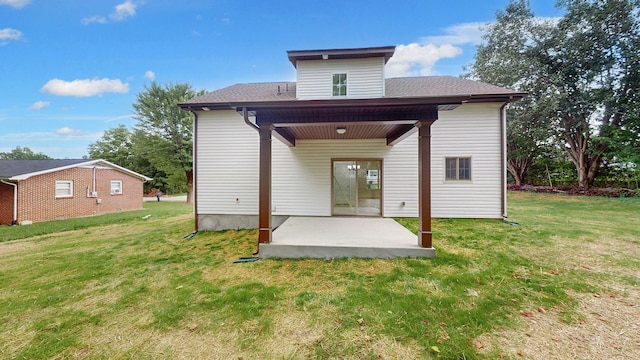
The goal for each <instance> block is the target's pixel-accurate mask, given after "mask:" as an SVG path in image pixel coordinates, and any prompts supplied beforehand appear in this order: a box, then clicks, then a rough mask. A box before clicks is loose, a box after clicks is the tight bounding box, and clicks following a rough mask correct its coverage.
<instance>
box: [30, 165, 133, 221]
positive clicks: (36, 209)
mask: <svg viewBox="0 0 640 360" xmlns="http://www.w3.org/2000/svg"><path fill="white" fill-rule="evenodd" d="M57 180H72V181H73V196H72V197H66V198H64V197H61V198H56V196H55V195H56V181H57ZM111 180H121V181H122V193H121V194H114V195H112V194H111ZM142 184H143V181H142V180H141V179H138V178H135V177H133V176H130V175H127V174H125V173H122V172H120V171H117V170H113V169H105V168H96V192H97V193H98V196H97V197H95V198H94V197H88V196H87V193H91V191H93V168H71V169H66V170H61V171H56V172H52V173H48V174H43V175H38V176H33V177H31V178H29V179H26V180H23V181H20V182H19V184H18V222H23V221H33V222H39V221H49V220H56V219H68V218H74V217H80V216H91V215H99V214H106V213H112V212H119V211H127V210H138V209H142V201H143V200H142V191H143V190H142ZM98 199H101V203H100V204H98Z"/></svg>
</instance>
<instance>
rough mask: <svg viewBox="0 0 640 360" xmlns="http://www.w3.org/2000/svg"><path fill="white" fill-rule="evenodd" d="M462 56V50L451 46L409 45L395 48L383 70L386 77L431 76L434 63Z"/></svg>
mask: <svg viewBox="0 0 640 360" xmlns="http://www.w3.org/2000/svg"><path fill="white" fill-rule="evenodd" d="M460 54H462V49H461V48H459V47H457V46H453V45H451V44H442V45H439V46H436V45H433V44H426V45H420V44H418V43H411V44H408V45H398V46H396V51H395V53H394V55H393V57H391V59H390V60H389V62H388V63H387V66H386V68H385V72H386V76H387V77H402V76H426V75H431V73H432V71H433V67H434V65H435V64H436V62H437V61H438V60H440V59H444V58H454V57H456V56H458V55H460Z"/></svg>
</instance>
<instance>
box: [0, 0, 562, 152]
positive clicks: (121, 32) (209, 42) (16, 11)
mask: <svg viewBox="0 0 640 360" xmlns="http://www.w3.org/2000/svg"><path fill="white" fill-rule="evenodd" d="M507 2H508V0H459V1H456V0H452V1H433V0H431V1H428V0H417V1H413V0H402V1H384V2H383V1H375V0H368V1H359V0H356V1H345V0H338V1H334V0H324V1H305V0H297V1H284V0H282V1H280V0H272V1H248V0H247V1H241V0H221V1H212V0H180V1H175V0H113V1H111V0H92V1H86V0H0V152H8V151H11V150H13V149H15V147H16V146H21V147H29V148H30V149H31V150H33V151H34V152H36V153H39V152H42V153H45V154H46V155H49V156H51V157H53V158H60V159H64V158H81V157H82V156H84V155H87V154H88V150H87V147H88V145H89V144H91V143H93V142H95V141H96V140H98V139H99V138H100V137H101V136H102V134H103V132H104V131H105V130H108V129H110V128H113V127H116V126H118V125H120V124H123V125H126V126H127V127H133V126H134V125H135V123H136V120H135V119H134V118H133V117H132V115H133V109H132V104H133V103H134V102H135V100H136V95H137V94H138V93H140V92H141V91H144V87H145V85H148V84H150V83H151V81H156V82H158V83H159V84H162V85H165V84H170V83H174V84H175V83H184V82H188V83H190V84H191V85H192V86H193V88H194V89H196V90H215V89H218V88H222V87H225V86H228V85H232V84H235V83H243V82H263V81H293V80H294V79H295V71H294V70H295V69H294V68H293V66H292V65H291V63H289V61H288V60H287V54H286V51H287V50H310V49H328V48H329V49H332V48H354V47H371V46H389V45H395V46H397V49H396V55H395V56H394V57H393V58H392V60H391V61H390V62H389V64H388V65H387V76H388V77H397V76H415V75H455V76H457V75H460V74H461V73H462V72H463V66H464V65H466V64H468V63H469V62H471V61H472V60H473V55H474V53H475V47H476V45H477V44H478V43H479V41H480V32H479V30H478V25H479V24H483V23H487V22H490V21H492V20H494V19H495V13H496V11H498V10H502V9H504V7H505V6H506V4H507ZM530 2H531V7H532V9H533V10H534V12H535V14H536V15H538V16H542V17H557V16H561V11H559V10H557V9H556V8H555V7H554V6H553V3H554V2H553V1H552V0H531V1H530Z"/></svg>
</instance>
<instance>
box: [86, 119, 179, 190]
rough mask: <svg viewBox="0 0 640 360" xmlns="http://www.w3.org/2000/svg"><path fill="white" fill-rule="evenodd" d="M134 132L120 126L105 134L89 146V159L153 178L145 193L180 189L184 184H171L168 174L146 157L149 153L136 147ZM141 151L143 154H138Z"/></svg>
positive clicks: (146, 186)
mask: <svg viewBox="0 0 640 360" xmlns="http://www.w3.org/2000/svg"><path fill="white" fill-rule="evenodd" d="M135 140H136V137H135V136H134V132H133V131H130V130H129V129H128V128H127V127H126V126H124V125H118V126H117V127H115V128H111V129H109V130H107V131H105V132H104V134H103V135H102V137H101V138H100V139H98V140H97V141H96V142H94V143H92V144H89V157H90V158H92V159H104V160H107V161H110V162H112V163H114V164H117V165H120V166H122V167H125V168H127V169H129V170H133V171H135V172H137V173H140V174H144V175H146V176H149V177H151V178H152V180H151V181H149V182H148V183H145V186H144V187H145V191H149V190H151V189H154V188H155V189H161V190H162V191H164V192H172V191H174V190H175V189H176V188H180V187H181V186H180V185H182V184H169V183H168V182H167V174H165V173H164V172H163V171H161V170H158V169H156V168H155V167H154V166H153V165H151V163H150V162H149V160H148V159H147V157H146V153H147V152H148V151H147V150H146V149H141V146H136V144H135ZM136 150H141V151H142V153H141V154H136Z"/></svg>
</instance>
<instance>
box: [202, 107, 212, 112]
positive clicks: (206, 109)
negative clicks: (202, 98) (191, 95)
mask: <svg viewBox="0 0 640 360" xmlns="http://www.w3.org/2000/svg"><path fill="white" fill-rule="evenodd" d="M202 110H204V111H209V110H211V109H209V108H208V107H206V106H203V107H202Z"/></svg>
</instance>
